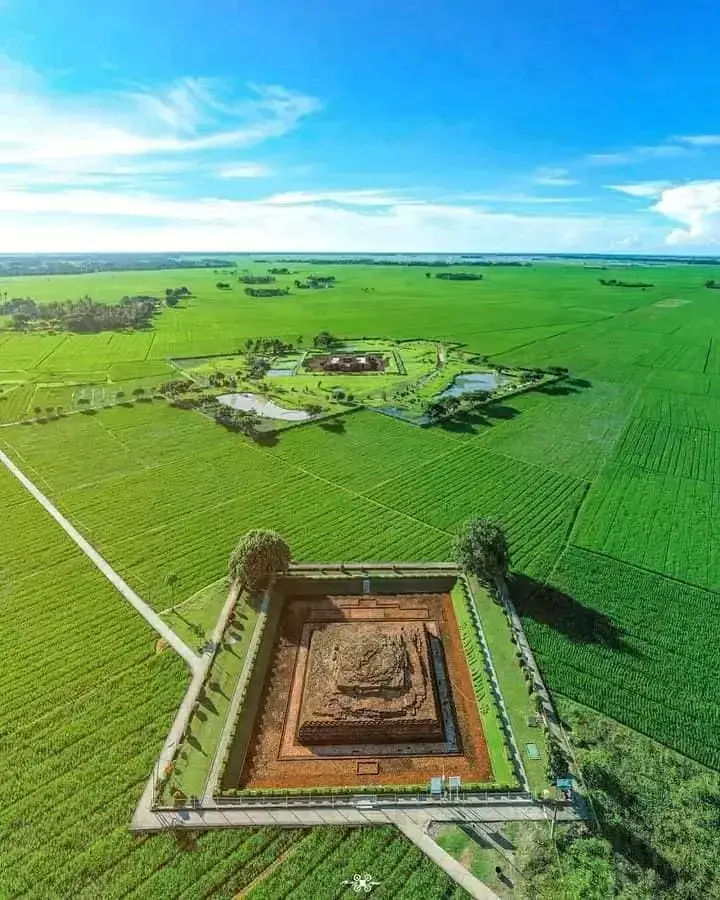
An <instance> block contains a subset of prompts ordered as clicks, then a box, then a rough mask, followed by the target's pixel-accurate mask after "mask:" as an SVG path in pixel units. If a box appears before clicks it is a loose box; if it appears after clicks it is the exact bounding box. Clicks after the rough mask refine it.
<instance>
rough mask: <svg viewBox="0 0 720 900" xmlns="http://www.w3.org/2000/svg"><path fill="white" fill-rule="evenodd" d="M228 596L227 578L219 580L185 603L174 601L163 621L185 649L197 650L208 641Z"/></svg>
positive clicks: (166, 611)
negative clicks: (183, 643) (182, 641)
mask: <svg viewBox="0 0 720 900" xmlns="http://www.w3.org/2000/svg"><path fill="white" fill-rule="evenodd" d="M227 593H228V582H227V578H219V579H218V580H217V581H214V582H213V583H212V584H208V585H207V586H206V587H204V588H202V589H201V590H199V591H198V592H197V593H196V594H193V595H192V596H191V597H188V598H187V599H186V600H176V602H175V604H174V605H173V606H171V607H169V608H168V609H167V610H164V611H163V613H162V617H163V619H165V621H166V622H167V624H168V625H169V626H170V627H171V628H172V629H173V631H175V632H176V633H177V634H178V635H180V637H181V638H182V639H183V640H184V641H185V643H186V644H187V645H188V647H193V648H194V649H195V650H197V649H198V648H200V647H201V646H202V645H203V644H204V643H205V641H207V640H209V638H210V636H211V634H212V631H213V628H215V623H216V622H217V620H218V616H219V615H220V611H221V610H222V607H223V604H224V603H225V600H226V599H227ZM171 602H172V601H171Z"/></svg>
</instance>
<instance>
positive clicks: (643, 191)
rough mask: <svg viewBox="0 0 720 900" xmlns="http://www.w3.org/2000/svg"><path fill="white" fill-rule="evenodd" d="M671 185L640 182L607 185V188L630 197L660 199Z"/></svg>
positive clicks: (664, 182) (667, 182)
mask: <svg viewBox="0 0 720 900" xmlns="http://www.w3.org/2000/svg"><path fill="white" fill-rule="evenodd" d="M670 184H671V183H670V182H669V181H638V182H635V183H633V184H606V185H605V187H606V188H607V189H608V190H610V191H619V192H620V193H621V194H627V195H628V196H630V197H659V196H660V195H661V194H662V192H663V191H664V190H666V189H667V188H669V187H670Z"/></svg>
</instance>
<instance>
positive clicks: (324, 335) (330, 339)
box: [313, 331, 340, 350]
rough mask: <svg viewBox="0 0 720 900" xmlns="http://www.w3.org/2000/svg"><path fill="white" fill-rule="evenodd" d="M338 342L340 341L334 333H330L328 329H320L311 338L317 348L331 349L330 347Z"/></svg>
mask: <svg viewBox="0 0 720 900" xmlns="http://www.w3.org/2000/svg"><path fill="white" fill-rule="evenodd" d="M339 343H340V342H339V341H338V339H337V338H336V337H335V335H333V334H330V332H329V331H321V332H320V333H319V334H316V335H315V337H314V338H313V346H315V347H316V348H317V349H318V350H332V348H333V347H336V346H337V345H338V344H339Z"/></svg>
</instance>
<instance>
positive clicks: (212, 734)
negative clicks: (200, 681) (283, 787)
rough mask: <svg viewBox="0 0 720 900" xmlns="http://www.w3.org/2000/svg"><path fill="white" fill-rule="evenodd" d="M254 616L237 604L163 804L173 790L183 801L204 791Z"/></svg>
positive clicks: (210, 594)
mask: <svg viewBox="0 0 720 900" xmlns="http://www.w3.org/2000/svg"><path fill="white" fill-rule="evenodd" d="M218 584H221V582H216V584H215V585H211V586H210V587H211V588H213V589H215V590H212V591H207V597H208V601H209V605H210V608H213V606H214V604H215V603H216V602H217V594H218V589H217V585H218ZM225 595H226V594H225ZM193 599H195V598H193ZM257 616H258V612H257V609H255V608H254V607H253V606H251V605H250V604H249V603H246V602H245V601H244V599H243V598H240V599H239V600H238V603H237V606H236V608H235V613H234V615H233V619H232V620H231V624H230V626H229V628H228V630H227V632H226V634H225V639H224V641H223V642H222V644H221V646H220V649H219V650H218V652H217V654H216V656H215V660H214V661H213V664H212V666H211V668H210V671H209V672H208V677H207V680H206V682H205V691H204V692H203V694H201V699H200V701H199V706H198V708H197V709H196V710H195V712H194V713H193V715H192V718H191V719H190V728H189V734H188V737H187V738H186V740H185V742H184V743H183V745H182V746H181V748H180V750H179V753H178V755H177V757H176V767H175V770H174V772H173V774H172V777H171V778H170V779H169V781H168V783H167V785H166V787H165V789H164V794H163V800H165V801H166V802H170V800H171V792H172V790H175V788H179V789H180V790H181V791H182V792H183V793H184V794H185V795H186V796H187V797H200V796H201V795H202V793H203V791H204V790H205V783H206V781H207V778H208V776H209V774H210V769H211V768H212V764H213V759H214V756H215V751H216V748H217V745H218V741H219V740H220V735H221V734H222V729H223V725H224V724H225V719H226V717H227V713H228V709H229V707H230V701H231V700H232V696H233V692H234V690H235V686H236V684H237V681H238V678H239V677H240V673H241V672H242V668H243V663H244V662H245V656H246V654H247V651H248V647H249V645H250V641H251V639H252V635H253V631H254V630H255V622H256V620H257Z"/></svg>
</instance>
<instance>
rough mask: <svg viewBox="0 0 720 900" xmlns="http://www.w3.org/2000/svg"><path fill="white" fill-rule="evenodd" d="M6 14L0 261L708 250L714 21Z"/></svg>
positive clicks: (714, 146) (375, 8)
mask: <svg viewBox="0 0 720 900" xmlns="http://www.w3.org/2000/svg"><path fill="white" fill-rule="evenodd" d="M625 5H626V6H627V7H628V8H627V9H622V8H619V6H616V5H615V4H607V3H603V4H597V3H590V2H588V0H580V2H577V0H576V2H572V3H571V2H569V0H555V2H542V3H539V2H537V0H535V2H528V0H522V2H516V3H515V4H507V3H501V2H499V0H498V2H491V3H481V2H477V0H476V2H473V3H471V2H466V0H461V2H457V0H456V2H451V3H449V4H448V3H444V2H440V0H425V2H416V0H403V2H402V3H399V2H398V3H393V2H392V0H391V2H388V0H384V2H380V0H356V2H354V3H352V4H339V3H337V2H333V0H303V2H302V3H301V2H299V0H297V2H294V3H291V2H288V0H264V2H262V3H253V2H245V3H240V2H237V0H234V2H230V0H213V2H212V3H208V2H203V3H201V2H198V0H174V2H170V0H143V2H140V0H114V2H113V3H104V4H99V3H97V0H93V2H92V3H90V2H88V0H53V2H52V3H48V2H47V0H43V2H40V0H0V121H2V122H3V126H2V128H1V129H0V246H1V247H2V249H3V250H4V251H6V252H9V251H23V250H49V251H52V250H56V251H66V250H78V251H82V250H113V249H116V250H142V249H152V250H191V249H198V250H250V251H253V250H298V251H300V250H307V251H322V250H327V251H355V252H360V251H380V250H386V251H392V250H397V251H443V252H449V251H453V250H455V251H483V250H485V251H500V252H502V251H570V252H577V251H583V250H586V251H596V252H605V251H614V252H640V251H643V252H644V251H652V252H668V253H683V254H684V253H717V252H720V251H718V244H719V243H720V104H719V103H718V100H717V98H718V96H719V94H720V92H719V88H720V67H718V66H717V64H716V61H715V59H716V48H715V47H714V44H715V42H714V41H713V39H712V35H713V34H715V33H716V32H717V29H718V26H720V9H718V8H716V4H714V3H711V2H709V0H699V2H695V3H694V4H688V7H687V8H682V9H680V8H679V7H678V5H677V4H676V3H673V4H670V3H669V2H667V0H659V2H654V3H650V2H647V0H634V2H633V3H632V4H625Z"/></svg>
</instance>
